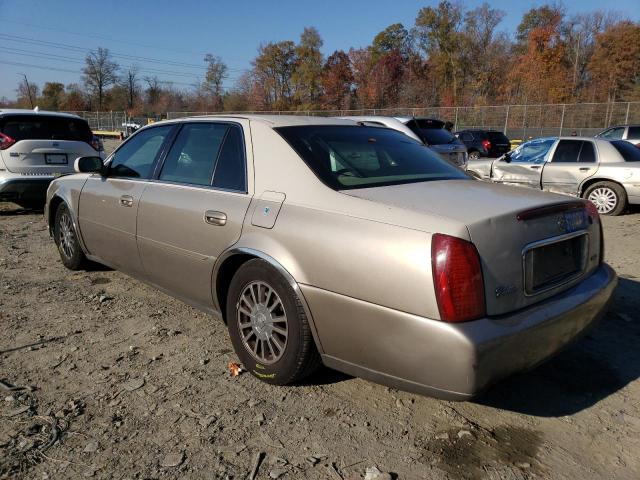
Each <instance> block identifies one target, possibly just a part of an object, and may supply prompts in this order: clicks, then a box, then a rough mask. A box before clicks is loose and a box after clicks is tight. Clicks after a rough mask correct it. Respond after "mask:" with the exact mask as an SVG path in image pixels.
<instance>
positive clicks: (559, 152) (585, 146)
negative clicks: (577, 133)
mask: <svg viewBox="0 0 640 480" xmlns="http://www.w3.org/2000/svg"><path fill="white" fill-rule="evenodd" d="M595 161H596V154H595V150H594V148H593V143H591V142H585V141H580V140H560V142H559V143H558V146H557V147H556V151H555V152H554V154H553V160H552V162H554V163H578V162H580V163H594V162H595Z"/></svg>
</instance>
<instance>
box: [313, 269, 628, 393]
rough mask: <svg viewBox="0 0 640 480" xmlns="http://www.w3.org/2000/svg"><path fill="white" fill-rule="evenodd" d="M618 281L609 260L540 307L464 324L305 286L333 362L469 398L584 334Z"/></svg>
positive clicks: (389, 381) (388, 380) (380, 378)
mask: <svg viewBox="0 0 640 480" xmlns="http://www.w3.org/2000/svg"><path fill="white" fill-rule="evenodd" d="M616 285H617V277H616V274H615V272H614V271H613V270H612V269H611V268H610V267H609V266H608V265H606V264H605V265H602V266H600V267H599V268H598V269H597V270H596V271H595V272H594V273H593V274H592V275H591V276H589V277H588V278H586V279H585V280H583V281H582V282H581V283H580V284H578V285H576V286H575V287H573V288H572V289H570V290H567V291H565V292H562V293H561V294H558V295H556V296H554V297H552V298H550V299H547V300H545V301H543V302H540V303H539V304H537V305H534V306H532V307H529V308H526V309H523V310H521V311H518V312H515V313H512V314H509V315H504V316H501V317H498V318H483V319H480V320H475V321H472V322H466V323H461V324H448V323H444V322H441V321H438V320H431V319H427V318H423V317H419V316H416V315H411V314H408V313H404V312H399V311H397V310H391V309H388V308H385V307H381V306H379V305H374V304H370V303H368V302H362V301H360V300H355V299H352V298H349V297H344V296H342V295H338V294H335V293H332V292H327V291H325V290H320V289H316V288H314V287H309V286H301V289H302V292H303V295H304V297H305V299H306V300H307V302H308V304H309V307H310V310H311V313H312V316H313V319H314V322H315V326H316V329H317V331H318V335H319V338H320V342H321V344H322V349H323V350H324V353H323V355H322V357H323V360H324V362H325V364H326V365H327V366H329V367H332V368H335V369H336V370H341V371H344V372H346V373H349V374H352V375H356V376H359V377H362V378H366V379H369V380H372V381H374V382H377V383H382V384H385V385H389V386H393V387H395V388H399V389H402V390H407V391H413V392H416V393H420V394H426V395H430V396H435V397H439V398H446V399H451V400H466V399H469V398H471V397H473V396H475V395H476V394H478V393H480V392H481V391H482V390H483V389H485V388H487V387H488V386H489V385H491V384H492V383H495V382H497V381H498V380H500V379H502V378H504V377H507V376H509V375H511V374H513V373H515V372H518V371H522V370H527V369H530V368H532V367H534V366H536V365H537V364H539V363H541V362H543V361H544V360H546V359H547V358H549V357H550V356H552V355H554V354H555V353H557V352H558V351H560V350H561V349H562V348H564V347H565V346H566V345H568V344H569V343H571V342H572V341H573V340H575V339H576V338H579V337H580V336H581V335H582V334H583V333H584V332H585V331H587V330H588V329H589V327H591V326H592V325H593V324H594V323H595V322H596V321H597V320H598V319H599V318H600V317H601V316H602V314H603V312H604V311H605V308H606V306H607V304H608V302H609V300H610V298H611V295H612V293H613V291H614V289H615V287H616Z"/></svg>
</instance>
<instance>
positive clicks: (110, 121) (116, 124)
mask: <svg viewBox="0 0 640 480" xmlns="http://www.w3.org/2000/svg"><path fill="white" fill-rule="evenodd" d="M64 113H71V114H73V115H77V116H79V117H82V118H84V119H85V120H86V121H87V122H89V127H90V128H91V130H93V131H94V132H95V131H108V132H120V131H123V130H124V129H125V127H124V126H123V125H122V124H123V123H126V122H127V120H128V118H129V117H128V116H127V112H64Z"/></svg>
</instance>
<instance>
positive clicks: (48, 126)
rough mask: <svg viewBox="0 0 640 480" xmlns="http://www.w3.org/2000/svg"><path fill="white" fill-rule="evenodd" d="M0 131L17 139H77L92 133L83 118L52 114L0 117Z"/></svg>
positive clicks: (90, 137) (88, 140) (90, 135)
mask: <svg viewBox="0 0 640 480" xmlns="http://www.w3.org/2000/svg"><path fill="white" fill-rule="evenodd" d="M0 132H2V133H4V134H5V135H7V136H9V137H11V138H13V139H14V140H16V141H19V140H78V141H82V142H90V141H91V139H92V137H93V135H92V134H91V129H90V128H89V125H88V124H87V122H86V121H85V120H82V119H80V118H67V117H57V116H53V115H11V116H6V117H2V118H0Z"/></svg>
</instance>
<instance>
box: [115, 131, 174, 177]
mask: <svg viewBox="0 0 640 480" xmlns="http://www.w3.org/2000/svg"><path fill="white" fill-rule="evenodd" d="M172 128H173V125H163V126H159V127H152V128H148V129H145V130H141V131H140V132H138V133H136V134H135V135H133V136H132V137H131V138H130V139H129V140H127V141H126V142H124V143H123V144H122V146H121V147H120V148H119V149H118V150H116V152H115V153H114V154H113V156H112V157H111V161H110V163H109V176H113V177H125V178H150V177H151V167H153V163H154V161H155V159H156V157H157V156H158V153H160V148H161V147H162V144H163V143H164V141H165V139H166V138H167V135H169V132H171V129H172Z"/></svg>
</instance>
